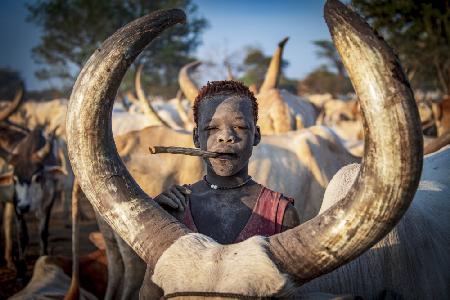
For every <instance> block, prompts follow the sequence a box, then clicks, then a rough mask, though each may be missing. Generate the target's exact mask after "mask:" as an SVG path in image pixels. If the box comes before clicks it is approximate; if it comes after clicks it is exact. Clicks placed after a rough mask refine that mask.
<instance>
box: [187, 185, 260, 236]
mask: <svg viewBox="0 0 450 300" xmlns="http://www.w3.org/2000/svg"><path fill="white" fill-rule="evenodd" d="M257 197H258V194H256V195H254V194H253V193H244V194H240V195H236V194H233V193H227V194H225V193H223V194H221V195H214V194H213V193H211V194H206V195H192V197H191V200H190V209H191V214H192V217H193V220H194V223H195V225H196V227H197V230H198V231H199V232H200V233H202V234H205V235H208V236H210V237H212V238H213V239H215V240H216V241H218V242H219V243H224V244H229V243H232V242H234V240H235V239H236V238H237V237H238V235H239V233H240V232H241V231H242V229H244V227H245V225H246V224H247V222H248V220H249V218H250V216H251V214H252V211H253V208H254V206H255V204H256V201H257Z"/></svg>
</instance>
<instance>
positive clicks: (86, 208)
mask: <svg viewBox="0 0 450 300" xmlns="http://www.w3.org/2000/svg"><path fill="white" fill-rule="evenodd" d="M0 206H1V208H0V219H2V217H1V216H2V215H3V207H2V206H3V205H2V204H1V203H0ZM81 209H82V210H83V212H84V214H85V215H86V217H87V219H84V220H81V222H80V225H81V226H80V239H81V241H80V253H81V255H83V254H86V253H89V252H91V251H93V250H95V249H96V248H95V246H94V245H93V244H92V243H91V242H90V241H89V238H88V236H89V233H90V232H92V231H98V227H97V222H96V220H95V216H94V212H93V210H92V207H91V205H90V204H89V203H88V202H87V201H86V200H84V201H82V202H81ZM1 224H2V223H1V222H0V226H1ZM27 224H28V233H29V236H30V244H29V247H28V250H27V270H28V271H27V276H28V277H27V278H28V280H29V279H30V278H31V275H32V272H33V265H34V262H35V261H36V260H37V258H38V255H39V242H38V231H37V230H38V229H37V224H38V223H37V219H36V218H35V217H34V216H32V215H30V216H27ZM70 224H71V220H70V213H69V216H68V217H65V216H64V214H63V210H62V205H61V203H60V202H57V203H55V206H54V207H53V212H52V217H51V220H50V226H49V248H48V252H49V255H64V256H71V251H72V250H71V247H72V241H71V230H72V229H71V227H70V226H71V225H70ZM0 229H1V234H0V236H1V238H0V300H1V299H6V298H8V297H9V296H11V295H13V294H15V293H17V292H18V291H19V290H21V289H22V288H23V287H24V285H23V284H20V283H19V282H17V281H16V278H15V277H16V273H15V271H12V270H9V269H8V268H6V263H5V261H4V237H3V228H2V227H1V228H0ZM24 284H25V285H26V282H25V283H24Z"/></svg>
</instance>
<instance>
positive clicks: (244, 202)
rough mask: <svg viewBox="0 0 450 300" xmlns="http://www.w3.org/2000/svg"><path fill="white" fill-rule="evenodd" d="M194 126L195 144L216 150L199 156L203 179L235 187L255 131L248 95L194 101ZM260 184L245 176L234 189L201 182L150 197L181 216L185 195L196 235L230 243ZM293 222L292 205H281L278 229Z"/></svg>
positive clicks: (245, 165)
mask: <svg viewBox="0 0 450 300" xmlns="http://www.w3.org/2000/svg"><path fill="white" fill-rule="evenodd" d="M199 111H200V112H201V113H200V114H199V119H198V124H197V127H196V128H195V129H194V132H193V139H194V143H195V146H196V147H198V148H200V149H202V150H207V151H214V152H221V153H224V155H223V156H221V157H218V158H205V159H204V161H205V164H206V173H207V175H206V178H207V180H208V182H210V183H211V184H215V185H217V186H220V187H230V186H237V185H239V184H240V183H243V182H244V181H245V180H246V179H247V178H248V177H249V175H248V163H249V159H250V157H251V155H252V150H253V146H256V145H258V144H259V142H260V140H261V134H260V131H259V128H258V127H257V126H256V124H255V121H254V115H253V107H252V103H251V101H250V99H248V98H247V97H245V96H240V95H236V94H233V93H230V92H228V93H227V92H225V93H220V94H216V95H214V96H208V97H206V98H205V99H203V100H202V101H201V103H200V107H199ZM261 189H262V186H261V185H260V184H258V183H257V182H255V181H253V180H251V181H250V182H249V183H247V184H246V185H244V186H243V187H240V188H235V189H228V190H214V189H211V187H210V186H209V185H208V184H207V183H206V182H205V181H203V180H200V181H198V182H196V183H194V184H193V185H191V186H190V187H189V190H188V189H187V188H186V187H181V186H173V187H172V188H170V189H169V191H167V192H164V193H162V194H161V195H159V196H158V197H156V198H155V200H156V201H157V202H159V203H160V204H163V207H165V208H166V209H167V210H168V211H169V212H171V213H173V214H174V215H175V216H176V217H177V218H178V219H180V220H181V218H182V216H183V213H184V209H185V207H186V204H187V198H188V197H189V202H190V208H191V213H192V217H193V219H194V222H195V225H196V227H197V229H198V230H199V232H200V233H203V234H205V235H207V236H210V237H212V238H213V239H215V240H216V241H218V242H219V243H222V244H230V243H233V242H234V240H235V239H236V238H237V236H238V235H239V233H240V232H241V231H242V229H243V228H244V227H245V225H246V223H247V222H248V220H249V218H250V216H251V213H252V210H253V208H254V206H255V204H256V200H257V198H258V196H259V193H260V192H261ZM298 224H299V217H298V214H297V211H296V210H295V208H294V207H293V206H292V205H289V206H288V207H287V209H286V212H285V216H284V219H283V230H286V229H289V228H293V227H295V226H297V225H298Z"/></svg>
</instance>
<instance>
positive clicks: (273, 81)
mask: <svg viewBox="0 0 450 300" xmlns="http://www.w3.org/2000/svg"><path fill="white" fill-rule="evenodd" d="M288 40H289V37H285V38H284V39H283V40H281V41H280V42H279V43H278V47H277V50H275V53H274V54H273V56H272V59H271V60H270V65H269V69H267V73H266V77H265V78H264V82H263V84H262V85H261V88H260V89H259V92H260V93H261V92H265V91H268V90H270V89H276V88H277V87H278V83H279V81H280V72H281V61H282V59H283V50H284V45H286V43H287V41H288Z"/></svg>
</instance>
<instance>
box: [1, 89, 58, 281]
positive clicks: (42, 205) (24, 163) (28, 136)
mask: <svg viewBox="0 0 450 300" xmlns="http://www.w3.org/2000/svg"><path fill="white" fill-rule="evenodd" d="M21 95H23V92H21ZM20 98H23V97H22V96H21V97H20ZM21 101H22V100H21V99H20V100H17V99H16V100H14V101H13V102H12V103H11V104H10V106H9V107H7V108H6V109H5V110H4V111H3V112H2V113H1V116H0V122H1V123H0V154H1V156H2V159H3V160H2V166H0V167H1V169H5V166H7V167H8V168H9V172H5V173H3V174H1V175H0V186H1V188H2V190H5V189H9V190H10V193H2V197H5V199H0V200H1V201H2V202H5V203H6V205H5V215H4V225H5V228H4V230H5V239H6V242H5V246H6V249H5V259H6V261H7V264H8V266H9V267H13V255H12V251H13V249H12V245H13V242H12V223H13V219H14V216H15V217H16V220H17V222H16V223H17V227H18V228H17V229H18V233H19V234H18V244H19V251H18V253H19V255H18V261H17V267H18V268H17V269H18V277H19V278H20V277H23V276H24V275H25V274H24V272H25V271H26V269H25V265H24V261H25V250H26V246H27V244H28V241H29V236H28V229H27V225H26V222H25V214H26V213H30V212H34V213H35V214H36V216H37V218H38V219H39V241H40V254H41V255H43V254H47V245H48V224H49V221H50V213H51V209H52V206H53V202H54V199H55V197H56V196H57V193H58V191H59V190H60V189H61V188H62V179H63V178H61V176H62V175H63V174H64V173H63V172H62V170H61V167H60V166H59V165H57V164H56V157H55V155H54V154H53V151H52V148H53V145H52V144H53V138H48V137H45V136H44V132H43V129H42V128H40V127H37V128H35V129H33V130H31V131H30V130H28V129H27V128H23V127H21V126H18V125H16V124H14V123H12V122H10V121H7V119H8V117H9V116H10V115H11V114H12V113H13V112H14V111H16V110H17V108H18V106H19V105H20V103H21ZM6 197H8V198H6ZM11 203H13V205H14V206H12V205H11ZM13 207H14V209H12V208H13ZM14 212H15V214H14Z"/></svg>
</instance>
